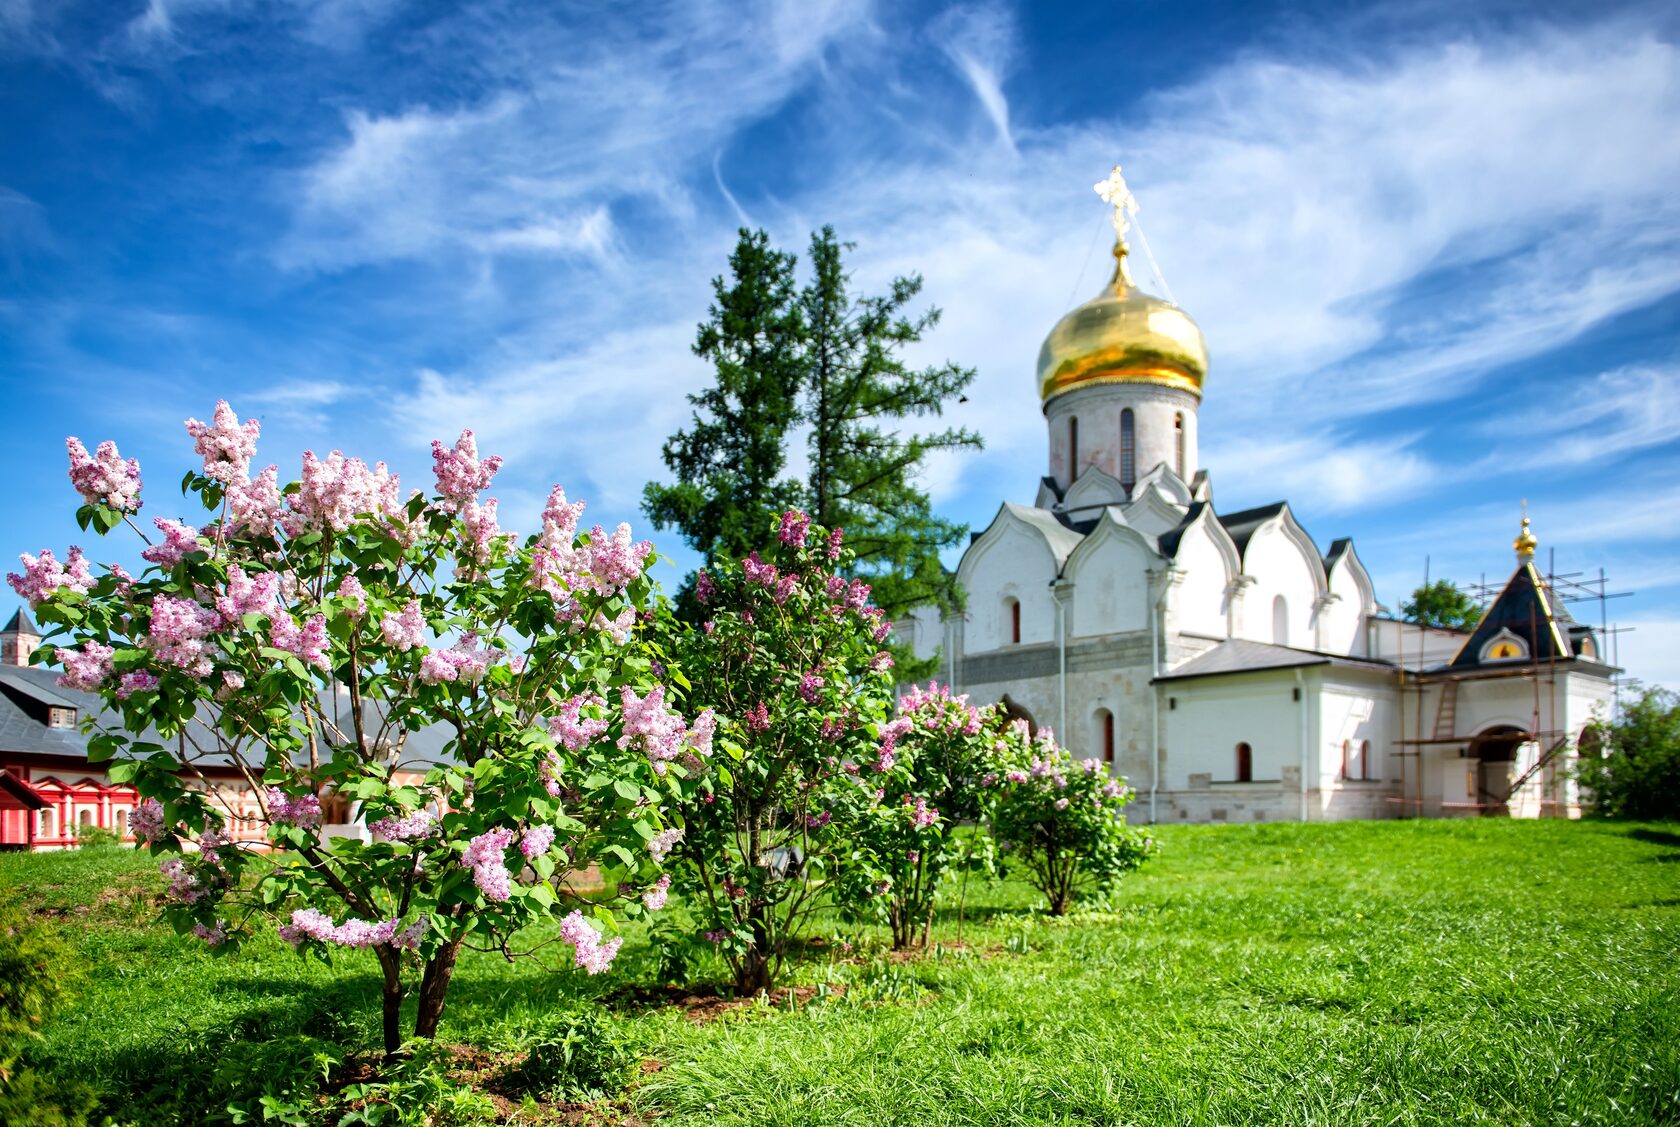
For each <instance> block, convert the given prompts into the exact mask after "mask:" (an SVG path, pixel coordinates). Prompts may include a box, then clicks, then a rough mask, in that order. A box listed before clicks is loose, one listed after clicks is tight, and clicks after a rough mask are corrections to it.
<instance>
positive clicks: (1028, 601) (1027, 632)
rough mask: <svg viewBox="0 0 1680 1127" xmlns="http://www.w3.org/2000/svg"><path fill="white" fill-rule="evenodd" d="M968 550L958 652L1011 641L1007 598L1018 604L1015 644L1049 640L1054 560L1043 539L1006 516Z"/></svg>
mask: <svg viewBox="0 0 1680 1127" xmlns="http://www.w3.org/2000/svg"><path fill="white" fill-rule="evenodd" d="M969 551H970V553H971V554H970V555H969V556H968V557H967V558H965V559H964V560H963V568H962V579H963V585H964V587H965V588H966V589H967V591H968V622H967V624H966V626H965V627H964V630H963V649H964V652H966V653H985V652H987V651H989V650H996V649H1001V648H1003V647H1004V646H1008V645H1012V644H1014V643H1013V642H1012V641H1011V623H1010V620H1009V612H1008V609H1007V607H1008V602H1007V600H1009V599H1016V600H1018V601H1019V602H1020V604H1021V643H1020V644H1021V645H1033V644H1035V643H1041V642H1053V641H1055V638H1056V614H1057V608H1056V604H1055V600H1054V599H1053V598H1052V597H1051V595H1050V583H1051V581H1052V580H1053V579H1055V577H1056V561H1055V558H1054V557H1053V556H1052V555H1051V553H1050V548H1049V546H1048V545H1047V544H1045V542H1044V539H1043V537H1041V536H1040V535H1038V534H1037V533H1036V532H1034V531H1032V530H1031V529H1029V528H1027V527H1025V526H1024V525H1022V524H1020V523H1019V522H1017V521H1013V520H1011V521H1009V522H1008V523H1007V524H1005V525H1004V526H1003V527H1002V528H1001V530H1000V531H999V532H998V533H997V534H996V536H995V537H988V538H985V539H983V540H981V541H977V542H976V543H975V545H974V546H973V547H972V548H970V549H969Z"/></svg>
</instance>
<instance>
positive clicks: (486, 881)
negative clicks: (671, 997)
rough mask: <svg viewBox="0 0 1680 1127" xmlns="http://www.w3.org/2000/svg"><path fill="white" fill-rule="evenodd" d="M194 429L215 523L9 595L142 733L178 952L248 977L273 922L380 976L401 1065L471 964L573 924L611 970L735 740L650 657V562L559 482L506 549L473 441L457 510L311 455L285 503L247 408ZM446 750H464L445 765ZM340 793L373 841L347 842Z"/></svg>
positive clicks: (458, 454)
mask: <svg viewBox="0 0 1680 1127" xmlns="http://www.w3.org/2000/svg"><path fill="white" fill-rule="evenodd" d="M186 426H187V431H188V434H189V436H190V437H191V438H192V440H193V442H194V446H195V449H196V451H197V453H198V454H199V455H200V456H201V457H202V459H203V461H202V465H201V466H200V467H199V468H197V469H195V470H194V471H192V472H191V473H189V474H188V475H187V476H186V478H185V480H184V482H183V494H184V495H185V496H186V497H187V498H189V499H196V500H197V501H198V502H199V503H200V504H201V505H202V507H203V510H204V515H203V516H201V517H199V518H197V520H196V522H189V521H188V520H187V519H186V518H182V519H180V520H175V519H167V518H157V519H155V520H154V521H153V522H152V527H153V528H155V529H156V531H157V533H158V534H159V535H158V536H156V537H148V538H147V539H148V547H147V548H146V549H145V551H144V552H143V553H142V555H143V557H144V558H145V559H146V561H147V563H148V565H149V566H148V567H147V568H146V570H145V571H144V572H143V573H142V574H141V575H139V576H130V575H129V574H127V573H126V572H124V571H123V570H122V569H121V568H120V567H115V566H113V567H107V568H103V569H101V571H100V573H99V574H97V575H96V574H95V572H94V569H93V567H92V565H91V564H90V563H89V561H88V560H87V559H86V557H85V556H84V555H83V554H82V552H81V551H80V550H79V549H71V550H70V552H69V553H68V555H67V556H66V557H65V559H64V561H63V562H62V563H61V562H59V560H58V559H57V558H56V557H55V556H54V555H53V554H52V553H50V552H42V553H40V554H39V555H38V556H25V557H23V564H24V570H23V571H22V572H21V573H17V574H13V575H11V576H10V580H11V583H12V586H13V588H14V589H15V590H17V591H18V592H19V594H21V595H23V596H24V597H25V598H26V599H27V600H28V601H29V603H30V605H31V606H32V607H34V608H35V610H36V612H37V614H38V615H39V617H40V619H41V621H42V622H44V623H47V624H49V625H50V626H51V627H52V631H51V635H50V637H49V639H48V641H49V644H48V645H45V646H43V647H42V648H41V650H40V651H39V652H38V654H37V658H36V660H38V661H43V662H49V663H50V662H52V661H54V660H55V659H56V660H59V661H61V662H62V663H63V666H64V670H65V672H64V678H63V683H64V684H66V685H69V686H72V687H75V688H78V689H83V690H86V691H96V692H99V693H100V694H102V696H103V697H104V699H105V703H106V712H105V714H104V717H105V718H106V719H114V720H116V721H117V722H118V723H117V724H116V725H113V726H111V727H110V728H107V729H105V730H102V731H100V732H98V733H97V734H96V735H95V736H94V738H93V739H92V740H91V741H90V758H91V759H92V760H94V761H96V762H103V761H106V760H111V759H115V760H116V761H115V762H112V763H111V765H110V767H109V771H110V775H111V777H112V779H113V780H114V781H119V782H128V781H132V782H133V783H134V784H135V785H136V786H137V788H138V789H139V791H140V793H141V794H142V795H143V796H145V797H144V802H143V803H142V806H141V808H140V809H139V810H137V811H136V813H135V816H134V819H133V823H132V824H133V827H134V831H135V833H136V835H137V836H138V837H140V838H141V840H142V841H144V842H145V843H146V844H147V845H148V846H149V848H150V849H151V851H152V852H153V853H154V854H156V855H158V856H159V857H160V858H161V859H162V872H163V875H164V877H165V878H166V879H167V881H168V888H167V893H166V895H167V898H168V901H169V907H168V908H167V909H166V914H167V915H168V917H169V918H170V919H171V920H172V921H173V923H174V925H175V927H176V928H177V930H178V931H180V932H182V933H184V934H185V933H190V934H193V935H196V936H198V937H200V938H202V939H203V940H204V941H205V942H206V943H207V944H209V945H210V946H211V947H213V948H214V949H215V950H217V951H218V952H225V951H230V950H234V949H236V948H238V947H239V946H240V944H241V943H242V942H244V941H245V940H246V939H247V938H248V937H249V936H250V935H252V933H253V932H254V931H256V930H257V929H258V928H261V927H264V926H272V924H265V923H264V921H265V920H267V921H272V923H273V924H278V927H279V933H280V935H281V937H282V938H284V939H285V940H286V941H287V942H289V943H292V944H293V945H294V946H296V947H297V948H298V949H299V950H300V951H303V952H312V953H316V954H319V955H322V956H324V957H328V956H330V955H331V953H333V952H334V951H338V950H341V949H358V948H361V949H367V950H369V951H371V952H372V953H373V955H374V957H375V958H376V959H377V960H378V963H379V967H380V971H381V974H382V976H383V981H384V1040H385V1044H386V1047H387V1049H388V1050H391V1051H394V1050H395V1049H396V1048H397V1046H398V1045H399V1044H400V1043H401V1041H402V1039H403V1038H402V1034H401V1030H400V1029H399V1014H400V1008H401V1006H402V1003H403V1000H404V998H405V996H408V995H410V994H412V993H414V992H415V991H416V990H418V995H419V1004H418V1013H417V1017H416V1021H415V1026H414V1033H415V1035H416V1036H419V1037H432V1036H434V1035H435V1033H436V1031H437V1026H438V1020H439V1018H440V1016H441V1014H442V1012H443V1007H444V1001H445V997H446V995H447V992H448V988H449V982H450V978H451V975H452V973H453V970H454V967H455V962H456V958H457V956H458V954H459V952H460V949H461V947H462V945H463V944H464V943H467V942H468V941H469V940H470V941H471V942H472V943H473V944H474V945H475V946H481V947H488V948H492V949H496V950H498V951H501V952H503V953H505V954H506V955H508V956H509V957H514V956H519V955H535V953H536V950H537V949H539V948H542V947H543V946H544V944H542V943H540V942H529V943H526V942H524V941H522V936H523V935H524V934H525V933H526V932H527V929H529V928H531V926H532V925H535V924H539V923H543V922H544V921H547V922H548V923H549V924H550V925H551V926H550V927H549V928H547V929H544V930H545V932H546V933H547V934H557V935H558V938H559V940H560V941H561V942H563V943H565V944H568V945H570V948H571V955H572V962H573V963H574V964H575V965H576V966H577V967H579V968H582V969H583V970H585V971H587V972H588V973H591V974H598V973H601V972H602V971H604V970H606V969H607V967H608V966H609V965H610V964H611V962H612V961H613V957H614V955H615V954H616V953H617V950H618V945H619V942H620V941H619V940H618V939H606V938H605V934H604V931H603V929H609V930H610V929H611V928H612V926H613V922H612V921H613V914H612V911H613V909H614V908H615V907H620V908H622V909H623V910H624V911H626V912H629V913H632V914H635V913H640V912H644V911H649V910H653V909H655V908H656V907H657V906H659V905H661V904H663V902H664V890H665V889H666V888H668V887H669V879H668V877H667V876H665V875H664V874H663V873H662V871H661V869H662V862H663V861H664V860H665V855H666V852H667V850H668V849H669V842H670V840H671V835H673V834H674V833H676V832H677V831H676V830H675V828H674V825H673V821H674V819H673V807H674V803H675V801H676V800H677V799H678V798H679V797H680V791H681V788H682V787H683V786H684V785H692V784H691V781H690V780H688V779H687V776H689V775H690V774H691V773H699V772H701V771H703V770H704V768H705V757H706V756H707V755H708V754H709V750H710V740H711V732H712V724H713V721H712V718H711V716H710V715H709V714H701V715H699V716H696V717H695V718H694V721H693V723H692V725H691V724H690V723H688V722H687V721H686V720H685V719H684V717H682V716H681V715H679V714H678V713H676V712H675V711H674V710H672V709H671V708H670V707H669V705H668V704H667V702H666V697H665V686H664V685H663V684H662V683H661V682H660V680H659V679H658V678H657V677H656V676H655V673H654V669H655V665H654V662H653V658H652V657H651V656H650V652H649V651H648V649H647V647H646V644H645V642H644V641H642V640H641V638H640V637H639V635H638V626H639V624H641V623H642V622H643V621H644V620H645V619H647V618H648V617H650V616H649V615H648V608H649V606H650V603H651V598H652V592H651V586H650V582H649V580H648V579H647V577H646V575H645V574H644V573H645V570H646V568H647V566H648V559H649V553H650V545H648V544H647V543H645V542H636V541H633V540H632V538H631V535H630V530H629V527H628V526H627V525H620V526H619V527H618V529H617V530H616V531H615V532H613V533H608V532H606V531H605V530H604V529H602V528H601V527H599V526H596V527H595V528H593V529H592V530H590V531H588V532H582V533H580V531H579V519H580V516H581V513H582V511H583V504H582V503H581V502H570V501H568V500H567V498H566V495H565V493H564V491H563V490H561V489H560V488H559V487H558V486H557V487H555V489H554V491H553V493H552V494H551V496H550V497H549V500H548V504H547V507H546V509H545V511H544V513H543V518H542V528H541V530H540V532H538V533H537V534H536V535H534V536H530V537H526V538H524V539H523V540H521V538H519V537H518V536H516V535H515V534H514V533H512V532H509V531H506V530H504V529H502V528H501V527H500V526H499V524H498V521H497V503H496V501H495V500H494V499H488V500H486V499H482V497H481V494H482V492H483V491H484V490H485V489H486V488H487V487H489V486H490V484H491V482H492V480H493V479H494V478H495V476H496V473H497V471H498V470H499V469H500V467H501V459H499V458H496V457H482V458H481V457H480V456H479V454H478V450H477V448H476V446H475V444H474V441H473V437H472V433H471V432H470V431H466V432H463V433H462V435H461V437H460V439H459V441H458V442H457V443H456V444H455V445H454V446H453V447H446V446H444V445H443V444H442V443H434V444H433V462H434V471H435V478H436V486H435V490H434V491H433V492H432V493H431V494H430V495H427V494H423V493H421V492H420V491H414V492H412V493H410V494H408V495H407V496H405V495H404V494H403V493H402V491H401V489H400V486H399V483H398V480H397V477H396V475H395V474H392V473H390V472H389V471H388V470H387V468H386V467H385V465H384V463H376V464H374V465H372V466H369V465H368V464H367V463H365V462H363V461H362V460H360V459H357V458H347V457H345V456H344V455H343V454H342V453H340V452H338V451H333V452H332V453H331V454H329V455H328V456H327V457H326V458H324V459H323V458H317V457H316V456H315V454H314V453H312V452H305V453H304V455H303V463H302V471H301V474H300V477H299V480H297V481H293V482H291V483H289V484H286V485H281V484H280V479H279V475H278V471H277V468H276V467H274V466H269V467H267V468H266V469H262V470H258V471H255V472H253V460H254V458H255V454H256V443H257V437H258V433H259V426H258V424H257V423H256V422H254V421H244V422H242V421H240V420H239V419H238V417H237V416H236V415H235V414H234V412H233V411H232V409H231V408H229V407H228V405H227V404H226V403H219V404H217V407H216V411H215V414H214V415H213V417H212V420H211V421H210V422H208V423H205V422H200V421H198V420H188V422H187V424H186ZM69 449H70V461H71V467H70V470H71V480H72V483H73V484H74V485H75V487H76V489H77V491H78V492H79V493H80V494H81V495H82V499H83V502H84V503H83V505H82V507H81V509H80V510H79V511H78V513H77V519H78V521H79V522H80V524H81V526H82V528H83V529H84V530H93V531H96V532H98V533H100V534H103V533H106V532H109V531H111V530H112V529H114V528H116V527H118V526H119V525H123V524H127V525H129V526H131V527H132V528H134V529H135V531H137V532H141V533H142V534H144V532H145V529H144V527H143V526H142V525H141V524H140V523H139V522H138V520H137V519H136V518H137V514H138V513H139V511H140V509H141V504H142V502H141V496H140V495H141V476H140V468H139V466H138V464H137V463H135V462H134V461H132V460H124V459H123V458H122V457H121V455H120V454H119V453H118V451H117V449H116V447H115V445H114V444H112V443H103V444H101V445H100V446H99V447H98V449H97V452H96V453H95V454H92V455H90V454H88V452H87V450H86V448H85V447H84V446H83V445H82V444H81V443H80V442H78V441H77V440H75V439H71V440H70V442H69ZM421 732H424V733H427V736H428V737H430V738H431V739H432V742H433V743H441V751H439V752H436V753H434V754H433V755H432V756H430V757H428V758H427V759H424V760H422V759H420V758H417V757H416V755H415V754H414V753H413V752H412V751H411V750H410V747H409V745H410V742H411V739H412V737H413V736H414V735H415V733H421ZM208 764H217V765H219V766H224V765H229V764H231V765H232V766H233V767H234V768H236V769H237V771H238V772H239V773H240V775H241V776H242V777H243V779H244V781H245V783H246V785H247V786H248V787H249V789H250V794H252V795H254V796H255V799H256V803H257V806H258V807H259V809H260V810H261V815H260V824H257V825H251V824H247V823H246V822H245V820H244V819H242V818H241V817H240V816H238V815H237V814H236V813H235V812H234V811H233V810H231V809H225V808H223V806H222V803H221V797H220V792H218V791H217V790H216V789H215V788H214V787H212V786H210V785H209V782H208V780H207V779H205V778H204V777H203V776H202V775H201V774H200V770H201V768H202V767H203V766H205V765H208ZM329 795H331V796H335V803H336V805H337V806H339V807H342V806H343V805H345V804H346V803H354V804H355V809H356V811H357V820H358V821H359V823H360V824H361V826H363V827H365V829H366V831H367V839H366V840H365V841H364V840H362V837H361V835H360V834H345V833H342V832H340V833H338V834H336V835H329V834H328V833H327V827H326V826H325V825H324V824H323V816H322V814H323V804H322V798H323V797H325V796H329ZM252 838H257V839H259V840H257V841H252V840H248V839H252ZM591 866H596V867H598V868H599V870H600V872H601V873H602V875H603V877H604V878H605V880H606V882H607V886H608V888H611V889H613V890H614V894H613V895H610V896H609V895H606V894H602V895H600V896H598V897H594V898H593V899H592V900H591V901H589V902H584V901H582V900H580V899H579V898H578V896H577V895H575V894H574V893H573V892H572V891H571V889H572V887H573V884H572V882H569V880H568V878H569V877H571V876H572V875H573V874H576V873H579V872H581V871H583V870H585V869H587V868H589V867H591ZM655 890H657V891H655Z"/></svg>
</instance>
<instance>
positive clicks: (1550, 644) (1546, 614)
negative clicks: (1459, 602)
mask: <svg viewBox="0 0 1680 1127" xmlns="http://www.w3.org/2000/svg"><path fill="white" fill-rule="evenodd" d="M1504 631H1510V632H1511V633H1512V634H1515V635H1516V636H1517V637H1519V638H1521V639H1522V640H1523V641H1524V642H1525V643H1527V645H1528V653H1529V657H1528V660H1529V661H1533V662H1543V661H1570V660H1572V659H1573V658H1574V657H1575V652H1576V650H1577V649H1578V648H1579V644H1580V638H1581V637H1584V636H1585V635H1586V634H1587V633H1590V631H1583V630H1582V629H1581V628H1580V626H1579V625H1578V624H1577V623H1576V621H1575V619H1574V618H1573V617H1572V616H1571V615H1570V613H1569V611H1568V610H1567V609H1565V607H1564V605H1563V600H1562V599H1559V598H1558V597H1557V596H1556V595H1554V594H1553V593H1552V592H1551V591H1550V590H1549V589H1548V588H1547V587H1546V584H1545V582H1544V581H1543V580H1542V579H1541V578H1540V573H1539V572H1537V571H1535V570H1534V564H1533V563H1532V562H1525V563H1523V564H1521V565H1519V566H1518V568H1517V570H1516V571H1515V572H1513V573H1512V574H1511V578H1510V580H1509V581H1508V582H1506V584H1505V589H1504V590H1503V591H1501V592H1499V597H1498V598H1496V599H1494V600H1493V603H1492V605H1490V606H1489V607H1488V609H1487V611H1486V612H1485V613H1484V614H1483V615H1482V620H1481V622H1479V623H1477V624H1476V629H1475V630H1473V631H1471V633H1470V637H1468V638H1466V639H1465V640H1464V645H1462V646H1460V647H1459V650H1458V653H1457V654H1456V655H1454V657H1453V659H1452V661H1450V662H1448V663H1447V668H1448V669H1471V668H1475V667H1477V666H1480V665H1482V664H1483V663H1482V656H1481V655H1482V649H1483V647H1485V646H1486V645H1487V644H1488V643H1489V642H1490V641H1492V640H1493V639H1494V637H1495V636H1497V635H1498V634H1500V633H1502V632H1504ZM1494 664H1499V665H1504V664H1507V662H1504V661H1501V662H1496V663H1494Z"/></svg>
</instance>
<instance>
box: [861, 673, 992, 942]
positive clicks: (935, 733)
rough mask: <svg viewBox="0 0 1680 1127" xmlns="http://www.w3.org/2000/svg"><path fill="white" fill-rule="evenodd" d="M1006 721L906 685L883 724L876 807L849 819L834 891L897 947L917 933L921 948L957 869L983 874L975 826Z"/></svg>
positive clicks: (983, 850)
mask: <svg viewBox="0 0 1680 1127" xmlns="http://www.w3.org/2000/svg"><path fill="white" fill-rule="evenodd" d="M1004 724H1005V718H1004V714H1003V712H1002V710H1001V709H999V708H997V707H996V706H991V707H987V708H976V707H975V706H973V705H971V704H969V703H968V698H967V697H964V696H953V695H952V694H951V690H950V688H949V686H944V685H940V684H938V683H937V682H929V684H928V687H927V688H925V689H924V688H921V687H920V686H911V688H910V690H909V691H908V692H907V693H906V694H905V695H904V696H902V697H900V698H899V701H898V715H897V716H896V717H894V718H893V720H892V721H891V722H890V723H887V724H885V725H883V726H882V728H881V731H880V737H879V744H878V746H877V748H876V757H875V763H874V767H875V769H876V770H877V771H879V772H880V773H881V780H880V786H879V788H878V789H879V790H880V791H881V797H880V800H879V801H877V802H874V803H870V804H866V805H864V806H863V807H862V808H861V809H859V810H857V811H856V812H855V814H854V816H853V819H852V821H853V824H854V832H853V834H852V835H851V837H850V839H849V840H850V848H849V850H848V852H847V855H846V864H845V865H844V866H843V868H842V872H841V881H840V886H841V890H842V900H843V902H844V904H845V906H846V908H847V910H848V913H849V914H850V915H852V916H853V917H854V918H863V919H876V920H880V921H882V922H884V923H886V924H887V926H888V927H889V928H890V929H891V931H892V942H893V948H894V950H903V949H904V948H907V947H909V946H910V945H911V944H912V943H913V942H914V941H915V939H916V936H917V932H918V931H919V932H920V934H921V942H922V944H923V945H924V946H926V944H927V942H928V936H929V933H930V931H931V930H932V919H933V910H934V906H935V902H936V900H937V898H938V895H939V890H940V885H941V883H942V882H943V881H944V880H945V879H946V877H947V876H949V875H950V874H951V873H953V872H955V871H957V870H958V869H959V868H962V867H978V868H986V867H988V861H989V857H990V848H989V847H990V844H991V842H990V839H989V838H988V837H986V836H985V834H984V833H983V832H981V831H979V830H978V829H976V830H975V831H974V832H969V833H962V832H959V830H960V828H961V827H962V826H963V825H964V824H969V825H973V824H975V823H978V822H980V821H981V820H982V818H983V816H984V815H985V813H986V812H987V810H988V809H989V807H990V803H991V800H992V798H993V796H994V795H995V794H996V793H997V785H998V782H999V780H1000V779H1001V778H1002V773H1003V771H1004V770H1005V768H1006V762H1005V758H1004V755H1003V752H1004V742H1003V740H1002V735H1003V732H1004Z"/></svg>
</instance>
